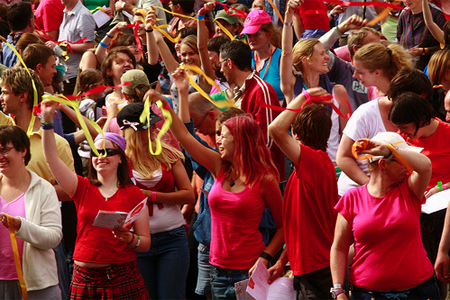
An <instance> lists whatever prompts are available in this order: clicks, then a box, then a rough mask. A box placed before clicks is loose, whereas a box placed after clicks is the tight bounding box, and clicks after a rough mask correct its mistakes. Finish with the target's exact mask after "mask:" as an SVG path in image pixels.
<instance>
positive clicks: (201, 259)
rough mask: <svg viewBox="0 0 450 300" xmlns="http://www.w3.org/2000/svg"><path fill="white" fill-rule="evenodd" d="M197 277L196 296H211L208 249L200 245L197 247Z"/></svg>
mask: <svg viewBox="0 0 450 300" xmlns="http://www.w3.org/2000/svg"><path fill="white" fill-rule="evenodd" d="M197 264H198V277H197V287H196V288H195V293H196V294H198V295H205V296H209V295H211V264H210V263H209V247H207V246H205V245H203V244H202V243H200V244H199V245H198V255H197Z"/></svg>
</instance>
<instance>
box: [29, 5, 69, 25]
mask: <svg viewBox="0 0 450 300" xmlns="http://www.w3.org/2000/svg"><path fill="white" fill-rule="evenodd" d="M64 8H65V7H64V5H63V4H62V3H61V0H42V1H41V3H40V4H39V7H38V8H37V9H36V12H35V13H34V16H35V18H36V19H35V23H36V29H38V30H42V31H44V32H48V31H53V30H59V26H60V25H61V22H62V20H63V16H64V12H63V10H64Z"/></svg>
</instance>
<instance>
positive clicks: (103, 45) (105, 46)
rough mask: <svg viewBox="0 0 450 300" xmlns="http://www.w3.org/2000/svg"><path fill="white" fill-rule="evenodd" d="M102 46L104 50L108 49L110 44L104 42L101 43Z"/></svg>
mask: <svg viewBox="0 0 450 300" xmlns="http://www.w3.org/2000/svg"><path fill="white" fill-rule="evenodd" d="M98 44H99V45H100V46H102V47H103V48H108V46H109V45H108V44H105V43H103V42H102V41H100V43H98Z"/></svg>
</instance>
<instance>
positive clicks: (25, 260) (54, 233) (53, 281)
mask: <svg viewBox="0 0 450 300" xmlns="http://www.w3.org/2000/svg"><path fill="white" fill-rule="evenodd" d="M28 172H29V173H30V175H31V182H30V185H29V187H28V189H27V191H26V193H25V200H24V201H25V214H26V219H24V218H21V219H22V220H21V226H20V228H19V230H18V231H17V232H16V236H17V237H18V238H20V239H22V240H23V241H24V242H25V243H24V244H23V254H22V270H23V274H24V278H25V284H26V286H27V290H29V291H35V290H41V289H44V288H47V287H50V286H54V285H57V284H58V282H59V281H58V270H57V267H56V260H55V254H54V252H53V250H52V248H54V247H56V246H57V245H58V244H59V242H60V241H61V239H62V225H61V211H60V208H59V202H58V197H57V196H56V192H55V188H54V187H53V186H52V185H51V184H50V183H49V182H47V181H46V180H44V179H42V178H41V177H39V176H38V175H36V173H34V172H32V171H29V170H28Z"/></svg>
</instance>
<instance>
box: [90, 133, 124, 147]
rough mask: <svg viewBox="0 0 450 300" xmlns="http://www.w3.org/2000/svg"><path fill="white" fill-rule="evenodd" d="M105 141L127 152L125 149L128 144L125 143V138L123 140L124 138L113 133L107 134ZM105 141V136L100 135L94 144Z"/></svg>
mask: <svg viewBox="0 0 450 300" xmlns="http://www.w3.org/2000/svg"><path fill="white" fill-rule="evenodd" d="M104 134H105V139H106V140H108V141H111V142H113V143H114V144H116V145H117V146H119V147H120V149H122V150H123V152H125V148H126V146H127V142H126V141H125V138H123V137H122V136H120V135H118V134H117V133H112V132H105V133H104ZM101 139H103V135H101V134H99V135H97V137H96V138H95V140H94V142H96V141H98V140H101Z"/></svg>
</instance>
